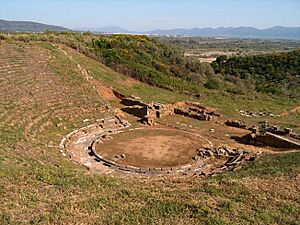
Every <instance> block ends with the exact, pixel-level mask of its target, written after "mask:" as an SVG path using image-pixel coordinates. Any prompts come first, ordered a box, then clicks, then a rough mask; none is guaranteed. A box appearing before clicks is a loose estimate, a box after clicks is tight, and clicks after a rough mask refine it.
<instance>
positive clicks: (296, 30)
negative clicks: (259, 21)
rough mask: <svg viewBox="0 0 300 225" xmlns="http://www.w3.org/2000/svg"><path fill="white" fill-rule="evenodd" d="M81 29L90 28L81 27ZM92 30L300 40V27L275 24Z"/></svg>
mask: <svg viewBox="0 0 300 225" xmlns="http://www.w3.org/2000/svg"><path fill="white" fill-rule="evenodd" d="M80 30H89V29H85V28H81V29H80ZM89 31H91V32H97V33H110V34H111V33H112V34H113V33H128V34H150V35H170V36H192V37H194V36H205V37H232V38H234V37H236V38H266V39H295V40H300V27H283V26H274V27H270V28H266V29H258V28H255V27H249V26H247V27H246V26H240V27H217V28H212V27H204V28H199V27H194V28H191V29H187V28H174V29H155V30H150V31H130V30H127V29H123V28H121V27H117V26H113V27H104V28H93V29H90V30H89Z"/></svg>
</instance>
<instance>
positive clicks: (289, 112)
mask: <svg viewBox="0 0 300 225" xmlns="http://www.w3.org/2000/svg"><path fill="white" fill-rule="evenodd" d="M298 110H300V106H297V107H295V108H293V109H291V110H288V111H285V112H283V113H281V114H280V116H287V115H289V114H291V113H295V112H297V111H298Z"/></svg>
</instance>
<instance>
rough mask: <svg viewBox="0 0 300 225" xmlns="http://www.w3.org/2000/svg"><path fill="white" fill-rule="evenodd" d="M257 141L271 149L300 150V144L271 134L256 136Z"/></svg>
mask: <svg viewBox="0 0 300 225" xmlns="http://www.w3.org/2000/svg"><path fill="white" fill-rule="evenodd" d="M255 140H256V141H257V142H259V143H262V144H265V145H268V146H270V147H276V148H293V149H300V142H296V141H293V140H290V139H289V138H288V137H284V136H280V135H276V134H272V133H270V132H266V133H265V134H259V135H256V137H255Z"/></svg>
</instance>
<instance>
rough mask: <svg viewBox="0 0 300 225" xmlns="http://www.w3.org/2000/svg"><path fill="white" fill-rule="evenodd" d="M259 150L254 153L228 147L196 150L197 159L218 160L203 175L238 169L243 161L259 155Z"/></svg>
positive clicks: (251, 159) (253, 158)
mask: <svg viewBox="0 0 300 225" xmlns="http://www.w3.org/2000/svg"><path fill="white" fill-rule="evenodd" d="M260 154H261V152H258V153H256V154H254V153H251V152H249V151H246V150H243V149H240V148H238V149H230V148H228V147H216V148H212V149H211V148H201V149H198V150H197V156H198V158H196V159H197V160H203V159H204V160H214V161H216V162H217V161H220V160H221V163H217V164H219V166H216V167H212V168H211V170H208V171H206V173H204V174H203V175H213V174H217V173H220V172H222V171H224V170H236V169H239V168H240V167H241V165H242V163H244V162H245V161H253V160H255V158H256V157H257V156H258V155H260Z"/></svg>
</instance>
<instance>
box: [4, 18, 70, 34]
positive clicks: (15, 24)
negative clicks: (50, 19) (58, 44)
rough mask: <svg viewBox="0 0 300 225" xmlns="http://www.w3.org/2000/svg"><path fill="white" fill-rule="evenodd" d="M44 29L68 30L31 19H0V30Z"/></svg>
mask: <svg viewBox="0 0 300 225" xmlns="http://www.w3.org/2000/svg"><path fill="white" fill-rule="evenodd" d="M45 31H57V32H63V31H70V29H67V28H65V27H60V26H53V25H48V24H43V23H37V22H31V21H8V20H0V32H45Z"/></svg>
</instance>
